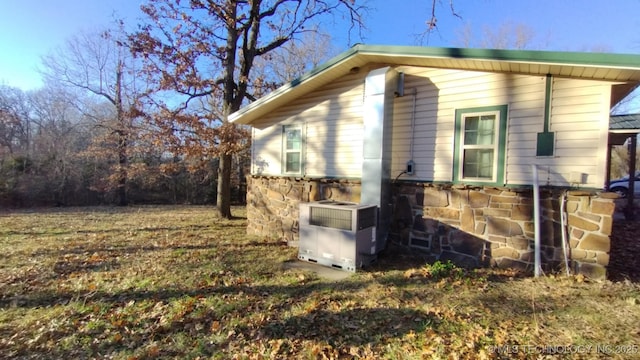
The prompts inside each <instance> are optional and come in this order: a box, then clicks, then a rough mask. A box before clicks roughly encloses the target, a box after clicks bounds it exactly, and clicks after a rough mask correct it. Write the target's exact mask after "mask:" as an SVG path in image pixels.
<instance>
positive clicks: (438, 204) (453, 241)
mask: <svg viewBox="0 0 640 360" xmlns="http://www.w3.org/2000/svg"><path fill="white" fill-rule="evenodd" d="M393 193H394V196H395V198H394V206H395V208H394V212H393V213H394V218H393V222H392V224H393V225H392V226H393V227H392V230H391V234H390V236H391V237H392V239H394V240H396V241H399V242H400V243H402V244H405V245H408V246H412V247H418V248H421V249H424V250H425V251H426V252H428V253H429V254H430V255H431V256H432V257H433V260H436V259H440V260H451V261H453V262H454V263H456V264H459V265H462V266H468V267H477V266H498V267H508V268H518V269H522V270H526V271H532V270H533V265H534V241H535V240H534V239H535V229H534V227H535V224H534V221H533V213H534V208H533V191H532V190H531V189H526V188H524V189H520V190H518V189H512V188H490V187H485V188H476V187H474V188H470V187H456V186H437V185H431V184H406V183H404V184H402V183H401V184H396V185H394V191H393ZM563 194H564V191H563V190H541V193H540V206H541V209H540V211H541V213H540V215H541V224H540V232H541V236H540V243H541V260H542V261H541V262H542V269H543V270H544V271H557V270H560V269H561V268H563V267H564V251H563V247H562V231H563V228H562V226H561V211H560V210H561V209H560V204H561V199H562V195H563ZM566 195H567V197H566V199H567V200H566V203H565V204H566V209H565V212H566V213H567V214H568V216H567V221H566V222H567V233H566V239H567V242H568V245H569V251H568V252H569V254H568V255H569V264H570V265H569V266H570V267H571V268H572V270H573V271H574V272H576V273H582V274H585V275H588V276H590V277H592V278H604V277H605V276H606V266H607V265H608V264H609V254H608V253H609V250H610V238H609V236H610V235H611V227H612V223H613V213H614V210H615V204H614V202H613V199H612V198H610V197H609V196H607V195H608V194H606V193H605V194H601V195H596V194H595V193H590V192H582V191H569V192H567V193H566Z"/></svg>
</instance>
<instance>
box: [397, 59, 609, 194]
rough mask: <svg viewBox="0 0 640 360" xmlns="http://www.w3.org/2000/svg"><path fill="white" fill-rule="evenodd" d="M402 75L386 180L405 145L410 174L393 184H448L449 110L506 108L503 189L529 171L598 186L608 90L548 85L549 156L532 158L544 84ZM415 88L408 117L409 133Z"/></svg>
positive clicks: (601, 85) (471, 75)
mask: <svg viewBox="0 0 640 360" xmlns="http://www.w3.org/2000/svg"><path fill="white" fill-rule="evenodd" d="M398 70H399V71H404V72H405V96H404V97H402V98H397V99H396V100H395V103H394V130H393V131H394V132H393V151H392V158H393V161H392V170H391V176H392V177H395V176H397V175H398V174H400V172H402V171H403V170H405V167H406V163H407V161H408V160H410V159H411V155H410V154H409V150H410V147H411V146H410V140H411V139H412V138H413V160H414V162H415V175H414V176H406V175H403V176H402V177H401V179H408V180H420V181H435V182H450V181H453V174H452V171H453V139H454V118H455V110H456V109H461V108H473V107H485V106H496V105H502V104H507V105H508V117H507V146H506V148H507V150H506V151H507V153H506V159H505V162H506V163H505V169H504V171H505V177H504V181H505V183H506V184H507V185H519V184H523V185H524V184H531V178H532V175H531V164H537V165H540V168H541V171H542V172H543V174H542V175H541V179H544V181H545V184H546V183H547V181H548V183H549V184H551V185H558V186H567V185H569V183H568V179H569V176H570V174H571V172H582V173H586V174H588V176H587V183H586V184H583V185H581V186H584V187H595V188H598V187H602V184H603V183H604V175H603V174H604V170H603V169H604V166H605V163H604V154H606V134H607V124H608V116H609V113H608V103H609V101H610V100H609V99H610V85H611V84H610V83H605V82H596V81H588V80H572V79H554V81H553V86H552V88H553V90H552V103H551V105H552V110H551V119H550V131H552V132H555V144H556V146H555V153H554V156H553V157H546V158H543V157H536V145H537V133H539V132H542V131H543V124H544V104H545V77H542V76H525V75H514V74H493V73H482V72H466V71H458V70H442V69H422V68H415V67H403V68H398ZM413 89H415V91H416V92H415V96H416V99H415V110H416V112H415V115H414V116H415V118H414V125H413V127H412V126H411V117H412V114H411V113H412V108H413Z"/></svg>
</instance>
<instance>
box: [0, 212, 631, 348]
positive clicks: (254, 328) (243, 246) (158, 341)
mask: <svg viewBox="0 0 640 360" xmlns="http://www.w3.org/2000/svg"><path fill="white" fill-rule="evenodd" d="M243 211H244V210H243V209H242V208H238V209H234V212H235V213H236V214H239V215H241V214H242V213H243ZM245 225H246V221H245V219H243V218H239V219H236V220H232V221H227V220H220V219H217V218H216V216H215V212H214V210H213V209H211V208H208V207H140V208H134V207H129V208H123V209H120V208H82V209H80V208H76V209H62V210H43V211H17V212H4V213H0V253H1V254H2V255H1V257H0V259H1V261H0V358H3V359H4V358H50V359H74V358H75V359H86V358H98V359H103V358H115V359H151V358H180V359H184V358H193V359H196V358H207V359H208V358H214V359H230V358H238V359H271V358H274V359H290V358H296V359H325V358H326V359H379V358H387V359H424V358H426V359H430V358H453V359H455V358H462V359H465V358H468V359H482V358H505V359H507V358H539V357H540V356H541V353H547V354H551V353H554V352H555V353H564V355H561V356H560V357H565V358H585V359H590V358H598V357H601V358H609V357H613V358H637V357H640V349H639V348H638V347H639V346H640V287H639V286H638V285H636V284H632V283H612V282H591V281H588V280H587V279H582V278H579V277H571V278H565V277H562V276H558V277H547V278H541V279H536V280H533V279H530V278H527V277H523V276H519V275H518V274H516V273H512V272H509V271H491V270H476V271H462V270H461V269H457V268H450V267H447V266H443V264H437V265H438V266H428V265H426V264H425V263H423V262H422V261H420V259H419V258H417V257H415V256H410V255H406V254H403V253H400V252H398V251H393V249H389V250H388V251H387V252H386V253H384V254H383V255H382V256H381V257H380V259H379V260H378V261H377V262H376V263H375V264H374V265H373V266H372V267H371V268H369V269H365V270H363V271H359V272H358V273H356V274H354V275H353V276H351V277H349V278H348V279H346V280H343V281H339V282H331V281H328V280H323V279H321V278H318V277H317V275H315V274H314V273H312V272H308V271H305V270H301V269H297V268H290V267H287V266H286V262H288V261H295V259H296V255H297V249H294V248H290V247H287V246H286V244H284V243H282V242H281V241H279V240H278V239H265V238H259V237H252V236H247V235H246V233H245ZM570 352H571V353H570ZM625 352H626V354H625ZM554 358H557V356H556V357H554Z"/></svg>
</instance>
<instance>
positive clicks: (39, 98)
mask: <svg viewBox="0 0 640 360" xmlns="http://www.w3.org/2000/svg"><path fill="white" fill-rule="evenodd" d="M114 112H115V109H114V107H113V105H112V104H111V103H109V102H105V101H101V100H100V99H99V98H91V97H86V96H80V95H79V94H77V93H71V92H68V91H66V90H65V89H63V88H60V87H55V86H53V85H47V86H45V87H44V88H42V89H39V90H36V91H30V92H24V91H22V90H20V89H16V88H11V87H8V86H0V208H3V207H4V208H6V207H32V206H70V205H76V206H78V205H82V206H84V205H103V204H121V200H122V198H121V194H122V192H123V191H121V190H124V193H125V194H126V198H125V201H126V202H127V203H137V204H141V203H144V204H158V203H161V204H174V203H181V204H183V203H189V204H212V203H215V197H216V192H215V181H216V176H215V171H216V166H217V164H216V159H210V160H209V166H202V164H201V159H194V158H191V157H188V156H182V155H180V156H179V155H172V154H171V153H170V152H168V151H167V150H168V147H166V146H164V145H163V144H162V143H159V142H157V141H154V139H153V138H152V137H151V136H150V134H149V133H150V132H151V131H153V129H151V128H149V127H148V126H147V125H146V124H145V123H144V121H143V120H142V119H138V118H135V117H132V118H131V119H130V120H131V122H130V123H129V124H128V126H129V127H128V129H127V137H126V140H123V139H122V136H121V134H122V132H118V131H119V129H120V128H119V125H118V124H117V123H114V121H115V114H114ZM123 141H126V152H125V157H126V162H125V163H124V164H123V162H122V158H121V155H122V151H121V149H122V145H123ZM245 160H246V157H243V156H238V157H236V158H235V164H236V167H235V169H236V176H235V177H234V182H233V188H234V191H233V194H234V199H233V201H234V202H241V201H242V199H243V195H242V192H243V191H244V188H243V186H244V184H243V183H242V182H241V181H240V176H238V175H239V173H240V172H241V171H243V169H242V167H243V166H244V164H245V163H246V161H245ZM243 161H244V163H243ZM123 170H125V171H126V182H125V183H124V184H123V182H122V173H123Z"/></svg>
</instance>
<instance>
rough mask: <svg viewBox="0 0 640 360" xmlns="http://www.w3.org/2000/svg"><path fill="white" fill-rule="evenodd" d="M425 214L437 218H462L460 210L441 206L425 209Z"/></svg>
mask: <svg viewBox="0 0 640 360" xmlns="http://www.w3.org/2000/svg"><path fill="white" fill-rule="evenodd" d="M424 213H425V215H427V216H429V217H432V218H437V219H440V218H441V219H452V220H454V219H455V220H458V219H460V210H457V209H449V208H440V207H435V208H434V207H432V208H425V209H424Z"/></svg>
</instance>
